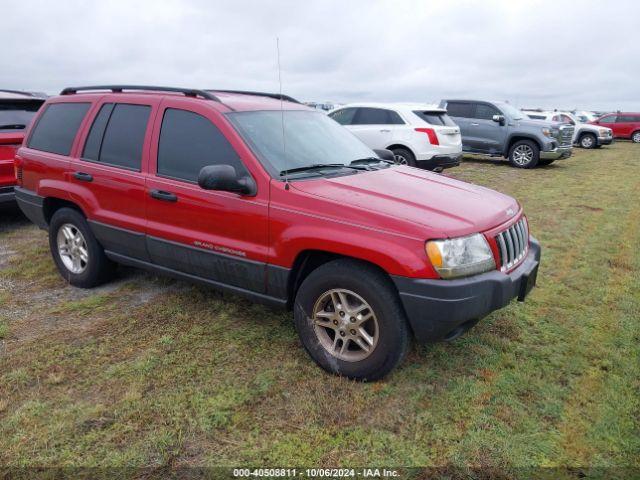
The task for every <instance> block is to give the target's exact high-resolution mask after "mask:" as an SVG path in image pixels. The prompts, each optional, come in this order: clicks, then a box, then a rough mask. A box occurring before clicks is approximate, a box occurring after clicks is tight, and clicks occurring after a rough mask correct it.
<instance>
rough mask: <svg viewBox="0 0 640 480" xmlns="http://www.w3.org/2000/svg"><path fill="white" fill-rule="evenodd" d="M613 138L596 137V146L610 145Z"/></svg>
mask: <svg viewBox="0 0 640 480" xmlns="http://www.w3.org/2000/svg"><path fill="white" fill-rule="evenodd" d="M612 143H613V137H598V145H611V144H612Z"/></svg>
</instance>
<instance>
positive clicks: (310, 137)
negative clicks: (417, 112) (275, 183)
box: [227, 110, 376, 177]
mask: <svg viewBox="0 0 640 480" xmlns="http://www.w3.org/2000/svg"><path fill="white" fill-rule="evenodd" d="M227 117H228V118H229V119H230V120H231V123H233V125H234V126H235V127H236V128H237V130H238V131H239V133H240V134H241V135H242V136H243V138H244V139H245V140H246V141H247V142H248V143H249V144H250V145H251V147H252V150H253V151H254V153H255V154H256V155H257V156H258V158H259V160H260V161H261V162H262V164H263V165H264V166H265V167H266V168H267V169H268V170H269V171H270V172H271V174H272V175H273V176H275V177H277V176H279V172H281V171H284V170H292V169H295V168H301V167H307V166H310V165H320V164H342V165H348V164H349V163H351V162H352V161H354V160H358V159H361V158H367V157H376V154H375V153H374V152H373V151H372V150H371V149H370V148H369V147H367V146H366V145H365V144H364V143H362V142H361V141H360V140H358V139H357V138H356V137H355V136H354V135H353V134H352V133H351V132H349V131H348V130H347V129H346V128H344V127H342V126H340V125H339V124H338V123H337V122H335V121H334V120H332V119H331V118H329V117H327V116H326V115H325V114H324V113H320V112H317V111H316V112H314V111H307V110H285V111H284V112H281V111H279V110H268V111H264V110H261V111H254V112H233V113H228V114H227ZM283 120H284V142H283ZM283 147H284V148H283ZM283 150H284V151H286V156H285V154H284V153H283Z"/></svg>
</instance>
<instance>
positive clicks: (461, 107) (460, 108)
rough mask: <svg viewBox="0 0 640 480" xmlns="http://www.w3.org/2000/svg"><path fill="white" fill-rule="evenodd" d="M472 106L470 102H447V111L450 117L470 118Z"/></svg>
mask: <svg viewBox="0 0 640 480" xmlns="http://www.w3.org/2000/svg"><path fill="white" fill-rule="evenodd" d="M473 111H474V106H473V104H472V103H462V102H449V103H448V104H447V113H448V114H449V115H451V116H452V117H462V118H472V117H473Z"/></svg>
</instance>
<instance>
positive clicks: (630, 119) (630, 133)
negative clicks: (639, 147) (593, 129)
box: [590, 112, 640, 143]
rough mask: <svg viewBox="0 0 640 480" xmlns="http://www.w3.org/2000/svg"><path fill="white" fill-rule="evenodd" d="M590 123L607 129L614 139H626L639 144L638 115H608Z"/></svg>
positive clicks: (639, 115)
mask: <svg viewBox="0 0 640 480" xmlns="http://www.w3.org/2000/svg"><path fill="white" fill-rule="evenodd" d="M590 123H592V124H594V125H602V126H603V127H609V128H610V129H611V130H613V136H614V137H615V138H627V139H631V140H632V141H633V143H640V113H625V112H618V113H608V114H607V115H603V116H602V117H600V118H598V119H597V120H594V121H593V122H590Z"/></svg>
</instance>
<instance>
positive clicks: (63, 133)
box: [28, 102, 91, 155]
mask: <svg viewBox="0 0 640 480" xmlns="http://www.w3.org/2000/svg"><path fill="white" fill-rule="evenodd" d="M90 105H91V104H90V103H76V102H74V103H51V104H49V105H47V107H46V109H45V111H44V112H43V113H42V115H41V116H40V118H39V119H38V123H37V124H36V126H35V127H34V129H33V132H32V133H31V136H30V138H29V143H28V147H29V148H33V149H34V150H42V151H43V152H50V153H57V154H59V155H69V154H70V153H71V147H72V145H73V140H74V139H75V138H76V134H77V133H78V128H80V124H81V123H82V120H83V119H84V116H85V115H86V114H87V111H88V110H89V106H90Z"/></svg>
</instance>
